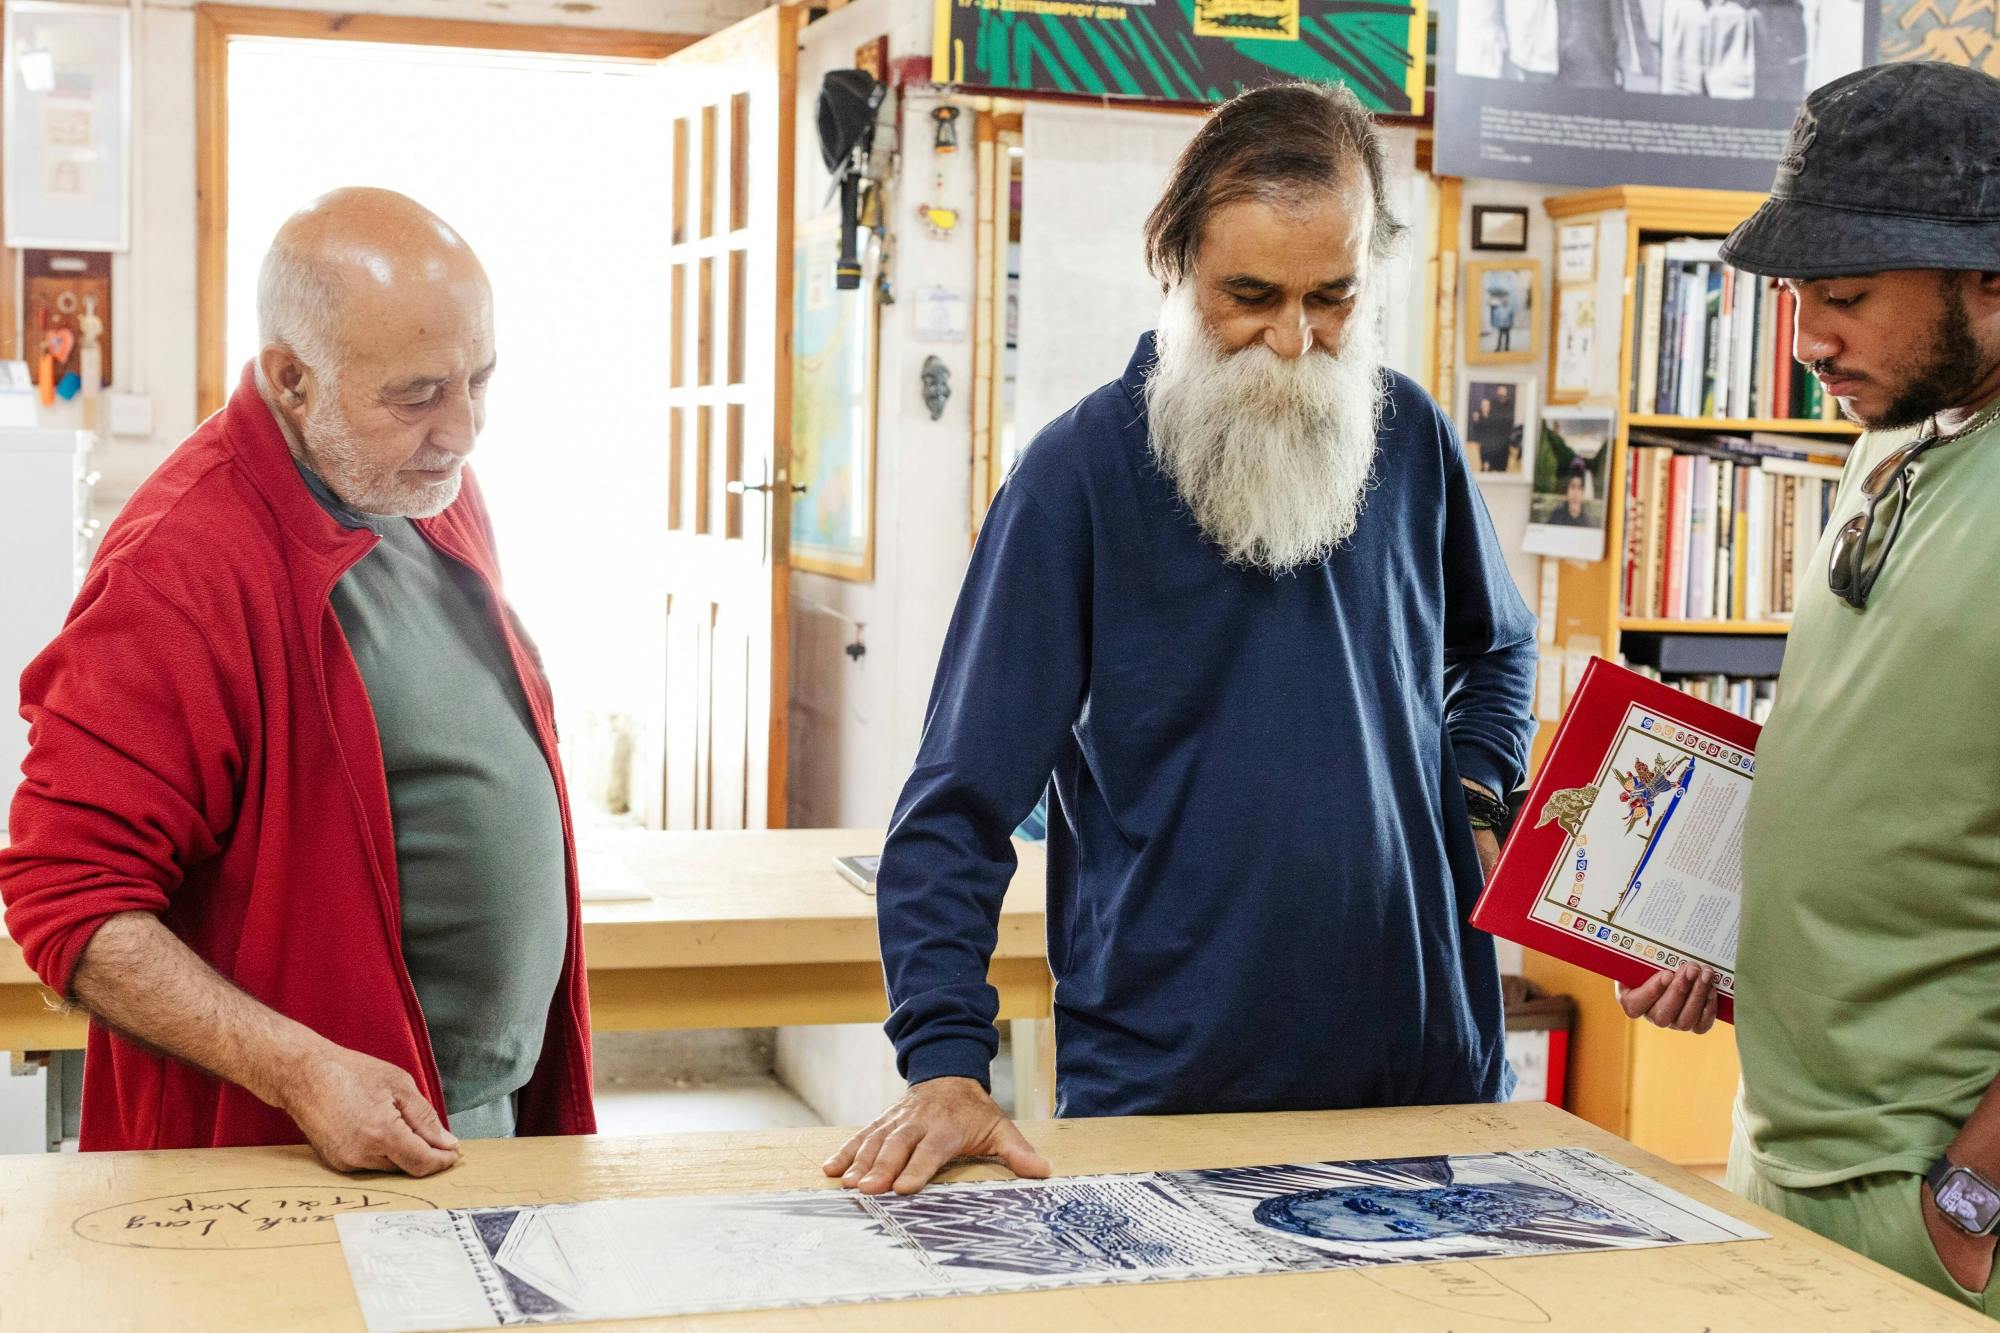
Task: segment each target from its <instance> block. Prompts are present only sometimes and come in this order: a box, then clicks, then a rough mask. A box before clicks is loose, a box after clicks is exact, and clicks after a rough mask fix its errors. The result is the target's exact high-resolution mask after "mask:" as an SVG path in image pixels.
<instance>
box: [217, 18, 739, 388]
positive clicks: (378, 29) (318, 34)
mask: <svg viewBox="0 0 2000 1333" xmlns="http://www.w3.org/2000/svg"><path fill="white" fill-rule="evenodd" d="M706 35H707V34H705V33H670V32H640V31H635V30H632V29H627V28H567V27H554V26H548V25H539V24H527V23H481V22H469V21H465V20H460V19H428V18H400V17H392V16H389V15H383V14H339V13H329V12H324V11H308V10H298V9H260V8H254V7H250V6H244V5H196V6H195V11H194V71H195V74H194V77H195V103H194V123H195V190H196V201H197V202H196V210H195V227H196V232H195V235H196V242H195V244H196V252H195V293H196V296H195V397H196V404H197V407H198V409H199V415H200V416H201V417H203V418H207V417H208V416H210V415H212V414H213V413H215V412H217V411H219V410H220V409H221V407H222V405H223V403H224V402H225V401H226V400H227V397H228V394H229V389H230V385H229V383H228V377H229V367H228V366H227V365H226V364H225V361H226V359H227V357H228V355H229V349H228V347H227V346H226V338H227V333H228V322H229V309H228V306H229V41H230V39H231V38H233V37H289V38H294V39H298V40H307V41H334V42H381V43H386V44H392V45H396V46H442V47H455V48H458V49H460V50H472V51H520V52H529V53H540V54H545V55H566V56H594V57H598V58H602V59H626V60H660V59H664V58H665V57H667V56H670V55H672V54H673V53H674V52H676V51H678V50H680V49H682V48H683V47H686V46H690V45H692V44H694V43H695V42H698V41H700V40H701V39H702V38H703V37H704V36H706Z"/></svg>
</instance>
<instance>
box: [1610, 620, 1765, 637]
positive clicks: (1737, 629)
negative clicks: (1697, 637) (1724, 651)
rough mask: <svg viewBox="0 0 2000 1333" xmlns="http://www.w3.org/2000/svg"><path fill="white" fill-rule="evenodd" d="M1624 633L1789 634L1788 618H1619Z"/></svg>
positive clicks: (1619, 624) (1620, 628)
mask: <svg viewBox="0 0 2000 1333" xmlns="http://www.w3.org/2000/svg"><path fill="white" fill-rule="evenodd" d="M1618 628H1619V630H1621V631H1622V632H1624V633H1626V634H1635V633H1636V634H1789V633H1790V632H1791V629H1792V625H1791V622H1790V621H1788V620H1620V621H1619V622H1618Z"/></svg>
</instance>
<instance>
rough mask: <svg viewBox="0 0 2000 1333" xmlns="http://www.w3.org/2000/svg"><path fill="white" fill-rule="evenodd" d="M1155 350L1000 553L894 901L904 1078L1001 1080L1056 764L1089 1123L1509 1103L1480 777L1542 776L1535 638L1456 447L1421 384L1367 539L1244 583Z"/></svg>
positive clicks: (1066, 993)
mask: <svg viewBox="0 0 2000 1333" xmlns="http://www.w3.org/2000/svg"><path fill="white" fill-rule="evenodd" d="M1152 360H1153V345H1152V339H1151V337H1150V336H1148V337H1147V338H1145V339H1143V340H1142V341H1141V342H1140V345H1139V349H1138V352H1137V353H1136V354H1135V355H1134V357H1133V360H1132V364H1131V366H1130V367H1129V368H1128V369H1127V371H1126V373H1125V376H1124V378H1123V379H1122V380H1120V381H1117V382H1115V383H1112V384H1108V385H1106V386H1104V387H1103V388H1101V389H1099V390H1098V391H1097V392H1095V393H1093V394H1091V395H1090V396H1089V397H1087V398H1085V399H1084V400H1083V401H1082V402H1081V403H1079V404H1078V405H1077V406H1076V407H1075V408H1073V409H1071V411H1070V412H1069V413H1068V414H1067V415H1065V416H1063V417H1061V418H1059V419H1058V420H1057V421H1055V422H1054V423H1052V424H1051V425H1050V426H1049V427H1048V428H1047V429H1046V430H1044V431H1043V432H1042V433H1041V434H1040V435H1039V436H1038V437H1037V438H1036V440H1035V442H1034V443H1033V444H1032V445H1031V446H1030V447H1029V448H1028V449H1027V450H1026V452H1025V453H1024V454H1023V455H1022V456H1021V459H1020V461H1019V463H1018V464H1017V466H1016V467H1015V469H1014V472H1013V475H1012V476H1010V477H1009V478H1008V480H1007V483H1006V485H1004V486H1003V487H1001V489H1000V492H999V494H998V495H997V496H996V497H995V498H994V502H993V506H992V508H991V510H990V511H989V512H988V515H987V518H986V523H985V526H984V528H983V529H982V531H981V533H980V537H979V542H978V546H977V548H976V549H975V551H974V553H973V557H972V563H971V567H970V569H969V570H968V572H967V574H966V578H965V584H964V587H963V588H962V590H961V591H960V594H959V600H958V607H957V610H956V612H955V613H954V615H953V618H952V623H951V629H950V632H949V634H948V636H947V637H946V640H945V645H944V651H943V654H942V657H941V660H940V662H939V664H938V672H937V679H936V683H935V685H934V686H933V688H932V692H931V700H930V708H929V714H928V717H927V720H926V724H925V728H924V736H923V743H922V746H921V748H920V750H919V752H918V755H917V760H916V764H915V766H914V768H913V770H912V772H911V774H910V778H909V781H908V783H907V784H906V785H905V787H904V789H903V794H902V798H901V800H900V801H899V802H898V805H897V809H896V814H895V818H894V820H893V822H892V824H891V827H890V831H889V839H888V843H887V846H886V848H885V850H884V853H883V857H882V864H881V869H880V874H879V879H878V884H877V896H876V906H877V911H878V913H879V916H880V922H881V937H882V954H883V961H884V964H885V969H886V974H887V982H888V990H889V1001H890V1006H891V1012H890V1016H889V1021H888V1024H887V1028H888V1032H889V1036H890V1038H891V1039H892V1040H893V1041H894V1042H895V1045H896V1052H897V1060H898V1064H899V1066H900V1068H901V1069H902V1072H903V1074H904V1076H905V1077H906V1078H908V1079H909V1080H910V1081H912V1082H921V1081H923V1080H925V1079H930V1078H937V1077H942V1076H946V1075H961V1076H965V1077H970V1078H978V1079H980V1080H982V1081H983V1080H984V1079H985V1077H986V1070H987V1066H988V1065H989V1064H990V1062H991V1060H992V1058H993V1055H994V1053H995V1051H996V1049H997V1045H998V1037H997V1035H996V1033H995V1031H994V1027H993V1018H994V1014H995V1012H996V1009H997V996H996V995H995V993H994V991H993V989H992V988H991V987H990V986H989V985H988V984H987V980H986V974H987V964H988V961H989V959H990V958H991V955H992V951H993V947H994V942H995V935H996V930H997V923H998V920H999V912H1000V903H1001V899H1002V897H1003V896H1004V894H1005V892H1006V887H1007V884H1008V882H1009V880H1010V879H1011V878H1012V875H1013V872H1014V869H1015V857H1014V851H1013V846H1012V844H1011V843H1010V841H1009V839H1008V835H1009V834H1010V833H1011V832H1012V831H1013V830H1014V828H1015V827H1016V825H1018V824H1019V823H1020V822H1021V819H1022V817H1023V816H1024V815H1026V814H1027V813H1028V812H1029V810H1030V809H1032V808H1033V807H1034V805H1035V802H1036V799H1037V797H1038V796H1039V795H1040V794H1041V793H1042V791H1043V790H1044V788H1045V787H1046V786H1047V785H1048V784H1049V782H1050V775H1051V774H1053V781H1054V789H1055V793H1056V796H1057V802H1056V804H1055V805H1054V806H1052V808H1051V809H1050V812H1049V813H1050V820H1049V823H1050V829H1049V881H1048V933H1049V937H1048V951H1049V963H1050V966H1051V967H1052V968H1053V969H1054V972H1055V977H1056V991H1055V1023H1056V1052H1057V1055H1056V1061H1057V1063H1056V1073H1057V1102H1056V1105H1057V1111H1058V1113H1059V1114H1062V1115H1066V1116H1079V1115H1138V1114H1171V1113H1187V1112H1220V1111H1264V1110H1305V1109H1320V1108H1332V1107H1351V1106H1392V1105H1415V1104H1426V1103H1444V1102H1467V1101H1491V1100H1494V1099H1495V1098H1497V1097H1498V1096H1499V1095H1500V1089H1501V1080H1502V1077H1503V1070H1504V1068H1505V1056H1504V1054H1503V1051H1502V1017H1501V1002H1500V987H1499V977H1498V968H1497V964H1496V962H1495V959H1494V952H1493V943H1492V940H1491V939H1490V938H1488V937H1487V936H1485V935H1483V934H1481V933H1479V932H1477V931H1475V930H1473V929H1472V928H1471V927H1470V926H1469V925H1467V923H1466V918H1467V916H1468V914H1469V913H1470V911H1471V908H1472V904H1473V901H1474V899H1475V897H1476V896H1477V894H1478V891H1479V887H1480V882H1481V877H1480V868H1479V862H1478V855H1477V852H1476V850H1475V848H1474V845H1473V842H1472V834H1471V829H1470V826H1469V824H1468V823H1467V816H1466V808H1465V802H1464V798H1463V795H1462V789H1461V786H1460V781H1459V780H1460V778H1461V777H1464V778H1470V779H1472V780H1473V781H1475V782H1478V783H1480V784H1481V785H1483V786H1485V787H1487V788H1489V789H1491V790H1493V791H1495V792H1503V793H1504V792H1506V791H1508V790H1509V789H1511V788H1512V787H1513V786H1515V784H1516V783H1517V782H1518V780H1519V778H1520V776H1521V773H1522V770H1523V765H1524V763H1525V760H1526V755H1527V746H1528V740H1529V736H1530V734H1531V732H1532V729H1533V723H1532V721H1531V720H1530V716H1529V702H1530V697H1531V692H1532V688H1533V681H1534V670H1535V646H1534V637H1535V636H1534V621H1533V619H1532V618H1531V617H1530V615H1529V613H1528V610H1527V608H1526V607H1525V606H1524V605H1523V604H1522V602H1521V598H1520V595H1519V593H1518V592H1516V590H1515V588H1514V584H1513V580H1512V579H1511V577H1510V576H1509V574H1508V572H1507V567H1506V563H1505V560H1504V558H1503V557H1502V554H1501V551H1500V547H1499V544H1498V542H1497V541H1496V540H1495V538H1494V535H1493V530H1492V526H1491V524H1490V522H1489V520H1488V518H1487V515H1486V508H1485V505H1484V503H1483V502H1482V501H1481V499H1480V498H1479V495H1478V493H1477V491H1476V489H1475V487H1474V485H1473V483H1472V480H1471V478H1470V477H1469V476H1468V475H1467V470H1466V466H1465V461H1464V454H1463V451H1462V450H1461V449H1460V447H1459V444H1458V441H1457V438H1456V435H1455V433H1454V432H1453V430H1452V429H1451V426H1450V425H1449V423H1448V422H1447V421H1446V420H1445V418H1444V417H1443V415H1442V414H1441V413H1440V412H1439V411H1438V408H1437V405H1436V404H1435V403H1433V402H1432V401H1431V399H1430V397H1429V395H1427V394H1425V393H1424V392H1423V390H1422V389H1420V388H1418V387H1417V386H1416V385H1415V384H1413V383H1412V382H1410V381H1409V380H1407V379H1405V378H1403V377H1401V376H1399V375H1393V374H1391V375H1390V376H1389V379H1390V381H1391V383H1390V389H1389V394H1388V399H1387V403H1386V405H1385V407H1384V410H1383V418H1382V425H1381V430H1380V433H1379V444H1380V454H1379V457H1378V459H1377V463H1376V481H1375V485H1374V488H1373V489H1372V490H1371V491H1370V493H1369V495H1368V499H1367V506H1366V508H1365V509H1364V510H1363V513H1362V516H1361V521H1360V526H1359V527H1358V529H1357V530H1356V532H1355V534H1354V536H1353V538H1352V540H1351V541H1350V542H1349V543H1348V544H1347V545H1345V546H1343V547H1342V548H1341V549H1339V550H1337V551H1336V552H1334V553H1333V554H1332V555H1331V556H1329V557H1328V558H1327V559H1326V560H1325V561H1323V562H1322V563H1319V564H1316V565H1311V566H1307V567H1305V568H1302V569H1299V570H1296V571H1294V572H1292V573H1289V574H1286V575H1282V576H1279V577H1272V576H1271V575H1269V574H1265V573H1258V572H1254V571H1249V570H1245V569H1241V568H1235V567H1231V566H1230V565H1228V564H1226V563H1225V562H1224V560H1223V558H1222V556H1221V554H1220V552H1219V551H1218V550H1217V548H1216V547H1215V546H1213V545H1212V544H1210V543H1209V542H1208V541H1207V540H1206V539H1205V538H1204V537H1203V535H1202V533H1201V531H1200V529H1199V528H1198V527H1197V526H1196V524H1195V522H1194V520H1193V518H1192V517H1191V516H1190V515H1189V513H1188V512H1187V510H1186V508H1185V506H1183V505H1182V504H1181V502H1180V499H1179V496H1178V495H1177V493H1176V492H1175V490H1174V487H1173V484H1172V483H1171V482H1170V481H1169V480H1168V479H1167V478H1166V477H1165V476H1164V475H1163V474H1162V473H1161V472H1160V471H1159V469H1158V467H1157V466H1156V464H1155V463H1154V461H1153V458H1152V455H1151V452H1150V450H1149V448H1148V445H1147V438H1146V429H1147V428H1146V414H1145V404H1144V398H1143V393H1142V385H1143V382H1144V376H1145V374H1146V372H1147V370H1148V369H1149V368H1150V365H1151V363H1152Z"/></svg>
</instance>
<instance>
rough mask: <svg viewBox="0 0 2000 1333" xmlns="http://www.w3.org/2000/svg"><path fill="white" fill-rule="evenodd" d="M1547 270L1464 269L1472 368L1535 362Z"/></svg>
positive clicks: (1528, 266)
mask: <svg viewBox="0 0 2000 1333" xmlns="http://www.w3.org/2000/svg"><path fill="white" fill-rule="evenodd" d="M1541 280H1542V266H1541V263H1540V262H1539V261H1538V260H1533V259H1516V260H1511V261H1508V262H1504V263H1490V264H1489V263H1473V264H1467V265H1466V266H1465V329H1466V334H1467V341H1466V347H1465V360H1466V364H1467V365H1475V366H1476V365H1495V364H1504V363H1507V362H1513V361H1519V362H1531V361H1533V360H1535V358H1536V356H1537V355H1538V352H1537V349H1536V345H1535V316H1536V314H1537V310H1536V307H1537V305H1538V304H1539V302H1540V294H1539V293H1538V291H1537V290H1536V289H1537V288H1538V287H1540V286H1541Z"/></svg>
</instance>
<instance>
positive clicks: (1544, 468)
mask: <svg viewBox="0 0 2000 1333" xmlns="http://www.w3.org/2000/svg"><path fill="white" fill-rule="evenodd" d="M1617 434H1618V416H1617V414H1616V413H1615V412H1611V411H1608V410H1606V409H1603V408H1595V407H1551V408H1549V409H1548V410H1547V411H1545V412H1543V413H1542V420H1541V429H1540V430H1539V431H1538V432H1537V444H1536V447H1535V491H1534V494H1533V495H1532V496H1531V497H1530V498H1529V501H1528V529H1527V532H1526V533H1525V534H1523V536H1522V538H1521V549H1522V550H1523V551H1526V552H1528V553H1530V554H1532V555H1553V556H1560V557H1562V558H1564V559H1568V560H1602V559H1603V558H1604V526H1605V518H1606V515H1607V514H1608V513H1609V511H1610V507H1611V502H1610V486H1611V442H1612V440H1613V439H1614V438H1616V436H1617Z"/></svg>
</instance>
